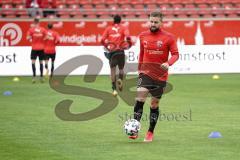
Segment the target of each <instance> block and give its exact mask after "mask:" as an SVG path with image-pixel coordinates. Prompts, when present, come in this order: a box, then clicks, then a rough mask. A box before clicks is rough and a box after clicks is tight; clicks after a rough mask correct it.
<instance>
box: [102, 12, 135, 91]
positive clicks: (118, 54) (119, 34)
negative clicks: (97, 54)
mask: <svg viewBox="0 0 240 160" xmlns="http://www.w3.org/2000/svg"><path fill="white" fill-rule="evenodd" d="M120 23H121V16H119V15H115V16H114V17H113V25H111V26H109V27H107V28H106V29H105V31H104V33H103V36H102V40H101V43H102V45H103V46H104V47H105V49H106V50H107V53H106V52H105V53H106V57H107V58H108V59H109V65H110V70H111V73H110V74H111V81H112V90H113V96H117V94H118V92H117V90H116V66H118V69H119V76H118V80H117V83H118V89H119V91H122V89H123V77H124V71H123V69H124V65H125V53H124V49H128V48H130V47H131V46H132V42H131V38H130V36H129V31H128V29H127V28H126V27H124V26H122V25H121V24H120Z"/></svg>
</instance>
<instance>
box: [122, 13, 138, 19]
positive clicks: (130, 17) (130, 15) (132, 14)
mask: <svg viewBox="0 0 240 160" xmlns="http://www.w3.org/2000/svg"><path fill="white" fill-rule="evenodd" d="M125 18H126V19H134V18H136V16H135V13H134V12H132V13H128V14H127V15H125Z"/></svg>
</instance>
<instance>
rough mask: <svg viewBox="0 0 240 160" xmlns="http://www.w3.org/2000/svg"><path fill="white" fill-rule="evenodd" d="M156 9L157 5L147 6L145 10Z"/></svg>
mask: <svg viewBox="0 0 240 160" xmlns="http://www.w3.org/2000/svg"><path fill="white" fill-rule="evenodd" d="M157 8H158V6H157V4H148V5H147V9H148V10H156V9H157Z"/></svg>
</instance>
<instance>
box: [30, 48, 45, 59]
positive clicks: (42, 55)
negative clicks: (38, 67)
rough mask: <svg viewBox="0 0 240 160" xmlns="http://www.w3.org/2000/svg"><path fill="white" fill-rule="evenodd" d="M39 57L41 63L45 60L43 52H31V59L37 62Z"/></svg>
mask: <svg viewBox="0 0 240 160" xmlns="http://www.w3.org/2000/svg"><path fill="white" fill-rule="evenodd" d="M37 57H38V58H39V60H40V61H42V60H44V52H43V50H32V51H31V59H32V60H36V59H37Z"/></svg>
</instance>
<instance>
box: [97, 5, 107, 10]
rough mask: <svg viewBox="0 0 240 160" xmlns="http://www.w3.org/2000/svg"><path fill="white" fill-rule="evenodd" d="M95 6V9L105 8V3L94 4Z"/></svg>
mask: <svg viewBox="0 0 240 160" xmlns="http://www.w3.org/2000/svg"><path fill="white" fill-rule="evenodd" d="M95 8H96V9H106V5H105V4H96V6H95Z"/></svg>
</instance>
